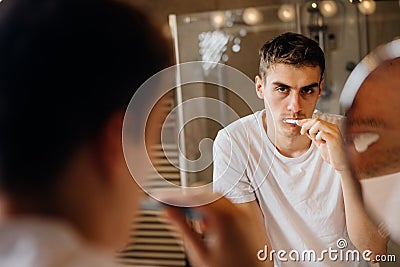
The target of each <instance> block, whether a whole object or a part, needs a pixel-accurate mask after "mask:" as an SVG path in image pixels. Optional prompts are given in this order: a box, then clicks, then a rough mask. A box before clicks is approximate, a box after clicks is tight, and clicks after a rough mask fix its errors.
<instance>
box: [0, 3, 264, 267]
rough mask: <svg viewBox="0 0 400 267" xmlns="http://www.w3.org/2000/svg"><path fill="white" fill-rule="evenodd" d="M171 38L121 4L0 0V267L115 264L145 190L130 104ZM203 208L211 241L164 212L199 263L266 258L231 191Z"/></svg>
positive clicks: (164, 59)
mask: <svg viewBox="0 0 400 267" xmlns="http://www.w3.org/2000/svg"><path fill="white" fill-rule="evenodd" d="M166 47H168V43H167V42H166V41H165V40H164V39H163V38H161V33H160V31H159V30H158V29H157V28H155V27H153V26H152V23H151V22H150V21H149V19H148V18H147V17H146V16H144V15H143V14H142V13H141V12H139V11H138V10H136V9H132V8H131V7H130V6H128V5H126V4H123V3H122V2H121V1H112V0H85V1H81V0H39V1H38V0H9V1H3V2H1V3H0V102H1V103H0V125H1V126H0V129H1V130H0V266H18V267H25V266H29V267H32V266H57V267H59V266H113V265H114V262H113V252H114V251H115V250H117V249H120V248H122V247H123V245H124V244H125V241H126V239H127V238H128V236H129V229H130V225H131V220H132V217H133V215H134V213H135V212H136V211H137V206H138V202H139V197H140V190H139V188H138V186H137V185H136V183H135V182H134V180H133V179H132V177H131V175H130V173H129V171H128V168H127V166H126V163H125V159H124V156H123V151H122V142H121V135H122V122H123V118H124V112H125V109H126V106H127V104H128V102H129V100H130V98H131V97H132V96H133V94H134V93H135V90H136V89H137V88H138V87H139V86H140V85H141V84H142V83H143V82H144V81H145V80H146V79H147V78H149V77H150V76H152V75H153V74H154V73H156V72H157V71H158V70H160V69H161V68H162V67H164V66H166V65H167V64H169V56H168V53H169V51H168V49H167V48H166ZM140 116H141V114H137V117H135V118H134V119H135V120H136V119H137V120H140V119H142V118H140ZM149 125H153V126H154V123H152V122H149ZM154 127H155V128H156V126H154ZM137 138H143V136H140V135H139V136H138V137H137ZM132 149H135V148H134V147H133V148H132ZM134 164H135V165H136V166H141V163H140V162H134ZM199 210H200V211H201V212H202V214H203V215H204V216H205V217H206V218H207V222H208V224H207V230H208V231H209V232H210V233H212V235H213V240H214V242H204V240H201V239H196V238H190V237H192V236H193V234H194V233H193V232H191V231H190V228H189V226H188V225H186V224H184V223H183V222H184V219H185V216H184V215H183V213H182V212H180V211H177V210H174V209H171V210H170V211H169V214H170V217H171V219H173V220H174V222H175V223H177V224H178V225H180V227H181V229H182V231H183V233H184V234H185V235H187V236H188V242H189V244H191V245H192V248H193V251H191V253H192V255H193V256H194V257H197V258H198V259H199V260H198V261H199V262H200V263H201V264H202V266H226V267H228V266H237V267H240V266H257V265H258V264H259V263H258V262H257V261H256V257H255V256H253V251H254V250H256V247H255V246H254V245H253V243H252V239H253V237H254V236H256V235H257V233H256V232H253V233H252V232H248V231H247V229H246V226H247V225H246V223H245V222H243V221H242V220H241V218H242V216H246V215H245V214H243V215H242V214H241V212H240V211H238V210H237V209H236V207H235V206H234V205H233V204H231V203H230V202H229V201H227V200H226V199H220V200H219V201H217V202H214V203H212V204H210V205H208V206H204V207H199ZM227 221H229V228H227V227H226V223H227ZM232 239H233V240H242V241H243V245H244V247H238V246H236V245H235V243H234V242H231V240H232ZM223 251H224V253H222V252H223ZM239 251H240V252H241V253H238V252H239ZM227 259H229V260H228V261H227Z"/></svg>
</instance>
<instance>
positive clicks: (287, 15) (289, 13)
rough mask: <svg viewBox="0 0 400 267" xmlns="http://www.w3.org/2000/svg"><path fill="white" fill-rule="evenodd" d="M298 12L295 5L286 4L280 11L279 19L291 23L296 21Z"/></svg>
mask: <svg viewBox="0 0 400 267" xmlns="http://www.w3.org/2000/svg"><path fill="white" fill-rule="evenodd" d="M295 16H296V10H295V8H294V5H290V4H284V5H281V6H280V7H279V9H278V18H279V19H280V20H281V21H283V22H291V21H293V20H294V19H295Z"/></svg>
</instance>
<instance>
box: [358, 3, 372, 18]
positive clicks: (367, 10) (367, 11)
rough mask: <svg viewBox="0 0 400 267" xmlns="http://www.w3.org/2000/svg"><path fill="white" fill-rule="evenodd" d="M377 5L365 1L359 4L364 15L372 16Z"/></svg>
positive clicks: (359, 8)
mask: <svg viewBox="0 0 400 267" xmlns="http://www.w3.org/2000/svg"><path fill="white" fill-rule="evenodd" d="M375 9H376V3H375V1H373V0H363V1H362V2H361V3H359V4H358V10H360V12H361V13H362V14H364V15H371V14H372V13H374V12H375Z"/></svg>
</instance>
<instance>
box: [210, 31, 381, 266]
mask: <svg viewBox="0 0 400 267" xmlns="http://www.w3.org/2000/svg"><path fill="white" fill-rule="evenodd" d="M260 57H261V60H260V76H256V78H255V83H256V90H257V95H258V97H259V98H260V99H262V100H263V101H264V103H265V110H262V111H258V112H256V113H255V114H252V115H249V116H247V117H245V118H242V119H239V120H238V121H236V122H234V123H232V124H231V125H229V126H228V127H226V128H225V129H223V130H221V131H220V132H219V134H218V136H217V138H216V140H215V142H214V157H215V159H214V189H215V190H216V191H218V192H221V193H223V194H224V195H226V196H227V197H228V198H229V199H231V200H232V201H233V202H234V203H237V204H238V206H239V207H240V208H241V209H242V210H243V211H245V212H246V213H247V214H249V215H250V216H251V217H252V218H253V219H252V220H251V221H249V222H248V223H249V227H253V228H257V229H259V230H260V233H263V232H264V234H260V236H263V238H264V242H265V243H266V244H267V245H268V247H269V252H270V251H271V249H274V250H275V251H279V250H283V251H284V253H281V254H279V253H278V254H275V259H274V262H275V265H276V266H283V265H287V266H334V265H339V266H365V262H364V261H363V260H362V259H361V260H360V262H357V261H348V262H347V261H346V259H344V260H342V261H339V260H333V259H330V258H329V257H328V255H325V256H324V251H325V250H329V249H339V250H343V251H346V250H351V249H354V247H353V245H352V244H351V242H350V240H349V239H348V232H349V235H350V239H351V240H352V241H353V243H354V244H355V245H356V246H357V248H358V249H359V250H360V251H363V250H365V249H369V250H372V251H373V253H375V254H381V253H384V252H385V240H383V238H381V237H380V236H379V234H378V232H377V229H376V227H375V225H374V224H372V223H371V222H370V221H369V219H368V216H367V215H366V214H365V211H364V210H363V208H362V203H361V198H360V196H359V192H358V191H357V187H356V184H355V181H354V179H353V178H352V176H351V174H350V171H349V167H348V164H347V161H346V158H345V155H344V148H343V141H342V137H341V133H340V130H339V128H338V126H337V125H335V124H333V123H329V122H327V121H324V120H321V119H318V118H312V115H313V112H314V109H315V106H316V103H317V100H318V99H319V98H320V95H321V92H322V87H323V82H324V81H323V72H324V68H325V60H324V54H323V52H322V50H321V49H320V48H319V46H318V44H317V43H315V42H314V41H312V40H311V39H308V38H307V37H305V36H303V35H300V34H295V33H285V34H282V35H280V36H278V37H276V38H274V39H273V40H271V41H269V42H267V43H266V44H264V46H263V47H262V48H261V50H260ZM346 222H347V226H346ZM264 225H265V227H264ZM264 229H266V231H264ZM340 242H343V243H345V246H342V244H340ZM292 250H296V252H297V253H299V254H300V256H299V257H296V255H295V254H292V255H290V253H291V251H292ZM309 251H312V252H311V253H315V255H314V256H312V255H311V256H307V255H306V257H302V255H303V254H304V253H306V254H307V253H308V252H309ZM296 252H293V253H296Z"/></svg>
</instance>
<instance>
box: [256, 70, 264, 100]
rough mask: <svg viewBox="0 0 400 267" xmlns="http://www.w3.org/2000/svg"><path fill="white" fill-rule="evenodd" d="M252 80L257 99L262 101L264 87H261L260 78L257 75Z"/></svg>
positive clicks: (261, 81)
mask: <svg viewBox="0 0 400 267" xmlns="http://www.w3.org/2000/svg"><path fill="white" fill-rule="evenodd" d="M254 80H255V83H256V92H257V96H258V98H260V99H264V85H263V80H262V78H261V77H260V76H258V75H257V76H256V78H255V79H254Z"/></svg>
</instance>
